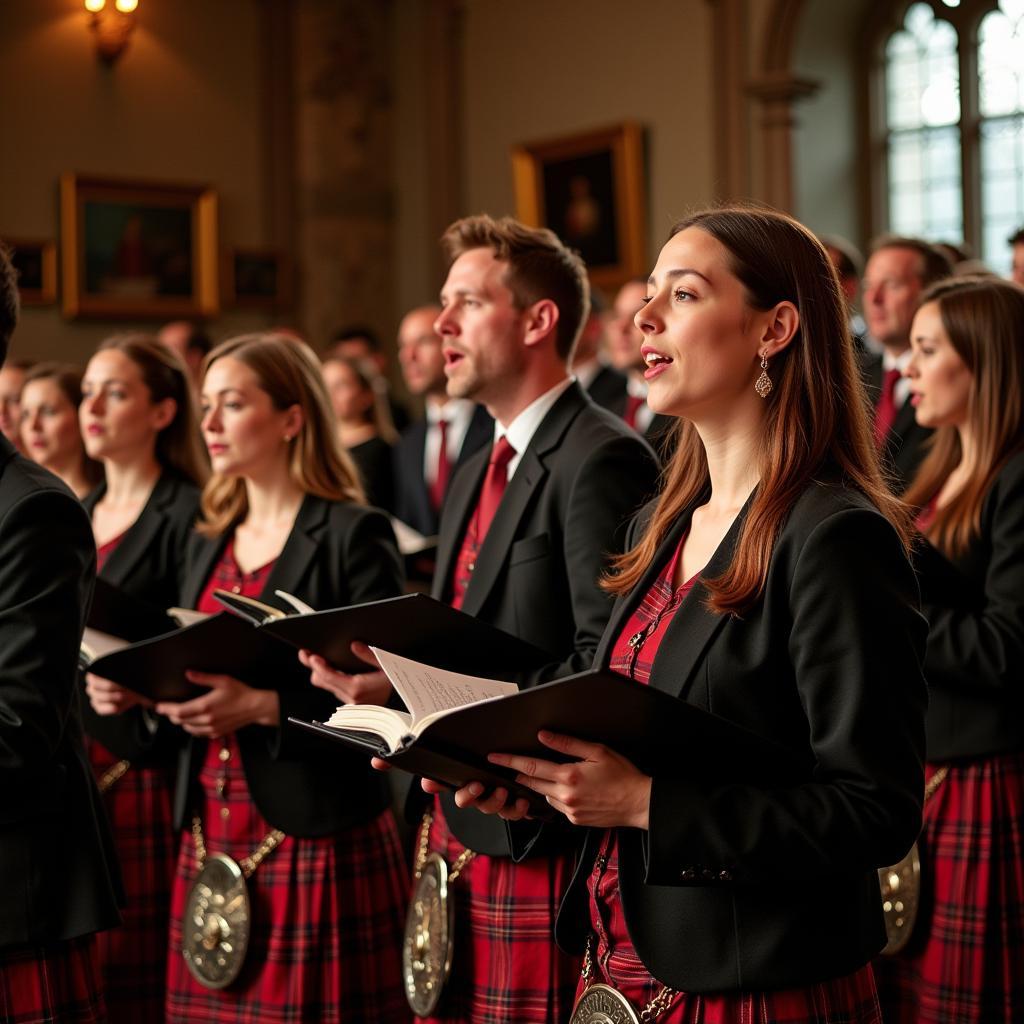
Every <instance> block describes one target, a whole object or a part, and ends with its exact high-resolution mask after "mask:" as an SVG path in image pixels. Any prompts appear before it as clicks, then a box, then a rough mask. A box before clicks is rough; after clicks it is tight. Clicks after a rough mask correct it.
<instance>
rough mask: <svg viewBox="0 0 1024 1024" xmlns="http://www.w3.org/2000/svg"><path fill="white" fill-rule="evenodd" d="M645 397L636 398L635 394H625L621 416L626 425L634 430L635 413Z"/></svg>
mask: <svg viewBox="0 0 1024 1024" xmlns="http://www.w3.org/2000/svg"><path fill="white" fill-rule="evenodd" d="M644 401H645V399H643V398H637V396H636V395H626V408H625V409H623V410H622V418H623V419H624V420H625V421H626V426H627V427H632V428H633V429H634V430H636V414H637V413H638V412H639V411H640V406H641V405H643V404H644Z"/></svg>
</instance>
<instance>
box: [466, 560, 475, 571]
mask: <svg viewBox="0 0 1024 1024" xmlns="http://www.w3.org/2000/svg"><path fill="white" fill-rule="evenodd" d="M475 568H476V562H470V563H469V565H467V566H466V572H472V571H473V570H474V569H475Z"/></svg>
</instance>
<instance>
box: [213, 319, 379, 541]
mask: <svg viewBox="0 0 1024 1024" xmlns="http://www.w3.org/2000/svg"><path fill="white" fill-rule="evenodd" d="M225 356H230V357H231V358H232V359H237V360H238V361H239V362H240V363H244V364H245V365H246V366H247V367H249V369H250V370H252V371H253V373H255V374H256V377H257V379H258V380H259V386H260V387H261V388H262V389H263V390H264V391H265V392H266V393H267V394H268V395H269V396H270V400H271V402H272V403H273V405H274V408H275V409H277V410H279V411H281V412H283V411H284V410H286V409H290V408H291V407H292V406H293V405H297V406H299V408H300V409H301V410H302V426H301V427H300V428H299V432H298V434H296V435H295V437H293V438H292V440H291V441H290V442H289V445H290V451H289V459H288V469H289V473H290V475H291V478H292V480H293V481H294V482H295V484H296V486H298V487H299V488H300V489H301V490H302V491H303V492H305V493H306V494H315V495H316V496H317V497H320V498H328V499H330V500H331V501H353V502H357V503H359V504H365V503H366V496H365V494H364V492H363V488H362V485H361V484H360V482H359V474H358V472H357V470H356V468H355V464H354V463H353V462H352V459H351V458H350V457H349V455H348V453H347V452H345V450H344V449H343V448H342V447H341V442H340V441H339V440H338V432H337V429H336V427H335V419H334V413H333V411H332V410H331V402H330V399H329V398H328V395H327V388H326V386H325V385H324V381H323V377H322V376H321V374H320V363H319V361H318V360H317V358H316V356H315V355H314V354H313V350H312V349H311V348H310V347H309V346H308V345H307V344H306V343H305V342H302V341H297V340H296V339H294V338H289V337H285V336H284V335H280V334H272V333H264V334H243V335H240V336H239V337H237V338H229V339H228V340H227V341H225V342H222V343H221V344H220V345H218V346H217V347H216V348H215V349H214V350H213V351H212V352H210V353H209V355H207V357H206V359H204V360H203V376H204V377H205V376H206V374H207V373H208V372H209V369H210V367H211V366H213V364H214V363H215V362H217V360H218V359H223V358H224V357H225ZM248 507H249V500H248V496H247V493H246V488H245V481H244V480H243V479H242V478H241V477H238V476H225V475H223V474H220V473H214V474H213V476H211V477H210V480H209V482H208V483H207V485H206V487H205V488H204V489H203V499H202V518H201V520H200V522H199V525H198V526H197V527H196V529H197V530H198V531H199V532H200V533H201V534H203V535H204V536H206V537H216V536H218V535H219V534H222V533H224V532H225V531H226V530H228V529H229V528H230V527H231V526H232V524H234V523H237V522H238V521H239V520H241V519H243V518H244V517H245V514H246V512H247V511H248Z"/></svg>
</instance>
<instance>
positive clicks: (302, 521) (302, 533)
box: [260, 494, 328, 611]
mask: <svg viewBox="0 0 1024 1024" xmlns="http://www.w3.org/2000/svg"><path fill="white" fill-rule="evenodd" d="M327 512H328V504H327V501H326V499H324V498H318V497H316V496H314V495H312V494H307V495H306V497H305V498H303V500H302V504H301V505H300V506H299V514H298V515H297V516H296V517H295V525H294V526H293V527H292V532H291V533H290V534H288V539H287V540H286V541H285V544H284V547H283V548H282V549H281V554H280V555H278V556H277V561H276V562H274V567H273V569H271V570H270V575H269V576H268V577H267V582H266V584H265V585H264V587H263V591H262V592H261V594H260V600H261V601H267V602H268V603H271V604H273V603H275V602H274V600H273V598H274V596H275V595H274V591H275V590H284V591H287V592H288V593H290V594H295V591H296V590H298V589H301V584H302V581H303V580H304V578H305V576H306V570H307V569H308V568H309V566H310V564H311V563H312V562H313V560H314V559H315V558H316V555H317V550H318V547H319V546H318V544H317V542H316V540H315V538H314V536H313V533H314V531H316V530H318V529H319V528H320V527H322V526H323V524H324V523H325V522H326V520H327ZM295 596H296V597H301V596H302V595H301V594H295ZM276 603H277V604H278V605H281V606H282V607H287V605H282V602H281V600H280V598H278V599H277V602H276ZM288 610H289V611H290V610H291V609H288ZM321 610H322V609H317V611H321Z"/></svg>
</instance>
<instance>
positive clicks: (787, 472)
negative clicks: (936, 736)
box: [458, 208, 925, 1024]
mask: <svg viewBox="0 0 1024 1024" xmlns="http://www.w3.org/2000/svg"><path fill="white" fill-rule="evenodd" d="M636 322H637V326H638V327H639V328H640V330H641V331H642V332H643V335H644V342H643V347H642V352H643V356H644V359H645V361H646V363H647V370H646V374H645V376H646V377H647V380H648V382H649V385H650V393H649V397H648V401H649V402H650V404H651V407H652V408H653V409H654V410H655V411H656V412H658V413H663V414H669V415H673V416H676V417H679V418H680V420H681V421H682V423H681V425H680V427H679V447H678V450H677V452H676V454H675V455H674V457H673V461H672V462H671V464H670V466H669V468H668V471H667V475H666V479H665V483H664V487H663V490H662V493H661V495H660V497H659V498H658V499H656V501H655V502H654V503H653V504H652V505H650V506H649V507H648V508H647V509H646V510H645V511H644V512H642V513H641V514H640V516H639V518H638V520H637V521H636V523H635V524H634V527H633V547H632V549H631V550H630V551H629V552H628V553H627V554H626V555H624V556H623V557H622V558H620V559H619V560H618V562H617V565H616V571H615V573H614V575H613V576H611V577H610V579H609V580H608V582H607V586H608V588H609V589H610V590H611V591H612V592H613V593H614V594H615V595H616V598H617V601H616V607H615V609H614V611H613V613H612V617H611V620H610V623H609V626H608V629H607V630H606V632H605V636H604V640H603V643H602V647H601V649H600V650H599V651H598V655H597V663H598V664H603V665H605V666H609V667H610V668H612V669H614V670H616V671H618V672H620V673H622V674H624V675H626V676H629V677H630V678H632V679H634V680H635V681H636V682H637V685H650V686H654V687H657V688H658V689H660V690H662V691H664V692H666V693H669V694H672V695H673V696H675V697H677V698H678V699H679V700H681V701H686V702H689V703H691V704H695V705H697V706H699V707H701V708H703V709H705V710H707V711H710V712H711V713H713V714H715V715H718V716H721V717H722V718H725V719H727V720H729V721H731V722H733V723H735V724H737V725H739V726H743V727H745V728H746V729H748V730H750V731H753V732H755V733H757V734H759V735H761V736H763V737H766V738H770V739H772V740H774V741H775V742H776V743H778V744H781V745H783V746H784V747H785V748H788V751H789V754H790V756H791V759H792V760H794V761H795V762H796V764H797V765H799V766H800V770H799V777H798V778H797V779H796V780H795V781H785V782H782V781H778V780H776V779H775V777H774V776H773V769H774V767H775V766H774V765H772V764H765V765H764V766H763V771H757V772H756V777H751V778H749V779H744V780H741V781H739V782H737V781H725V780H724V779H721V780H718V781H716V778H715V776H714V775H711V774H709V773H708V772H706V771H704V772H701V771H698V770H695V768H694V766H692V765H691V766H689V767H686V766H685V765H684V762H685V739H681V741H680V751H679V759H680V761H679V767H678V769H677V770H668V771H664V772H660V773H658V774H656V775H655V777H653V778H651V777H649V776H647V775H645V774H643V773H641V772H640V771H639V770H638V769H637V768H635V767H634V766H633V765H632V764H631V763H629V762H628V761H626V760H625V759H624V758H623V757H622V756H620V755H618V754H616V753H615V752H614V751H612V750H610V749H608V748H606V747H603V746H601V745H599V744H596V743H589V742H583V741H581V740H578V739H575V738H572V737H569V736H560V735H553V734H545V733H542V734H541V738H542V740H543V742H544V743H545V744H546V745H548V746H550V747H551V748H552V749H553V750H556V751H559V752H561V753H565V754H568V755H571V756H572V757H575V758H577V760H575V761H573V762H570V763H568V764H556V763H554V762H548V761H544V760H533V759H525V758H522V757H515V756H509V755H506V754H498V755H492V757H493V760H494V761H495V762H496V763H499V764H503V765H506V766H510V767H513V768H514V769H516V770H517V771H518V772H519V776H518V777H519V779H520V781H522V782H523V783H524V784H526V785H528V786H529V787H531V788H532V789H534V790H536V791H537V792H539V793H541V794H543V795H544V796H545V797H546V799H547V801H548V803H549V804H550V805H551V806H552V807H553V808H554V809H555V810H556V811H560V812H561V813H562V814H564V815H566V817H568V818H569V820H570V821H572V822H574V823H576V824H580V825H586V826H590V832H589V838H588V840H587V843H586V846H585V848H584V852H583V855H582V858H581V860H580V862H579V867H578V870H577V872H576V876H575V878H574V881H573V884H572V886H571V888H570V891H569V894H568V895H567V897H566V899H565V901H564V902H563V905H562V909H561V912H560V916H559V922H558V927H557V932H556V936H557V939H558V941H559V943H560V944H561V945H562V946H563V947H564V948H566V949H570V950H575V951H580V952H584V951H586V958H585V967H584V977H583V979H582V980H581V983H580V988H579V993H578V995H579V997H580V1004H579V1005H578V1007H577V1018H576V1019H579V1020H600V1019H605V1018H603V1017H601V1016H600V1015H597V1016H594V1015H593V1014H595V1013H597V1012H598V1011H599V1010H601V1006H602V1005H606V1004H602V1003H601V1000H602V999H605V998H606V997H608V996H609V995H611V997H612V998H613V1000H614V1001H617V1002H616V1005H617V1007H618V1009H616V1012H625V1011H624V1009H623V1008H624V1006H625V1004H626V1003H628V1004H629V1005H630V1006H631V1007H632V1010H631V1011H630V1012H632V1013H633V1014H635V1017H634V1018H633V1019H639V1018H640V1017H641V1016H642V1017H643V1019H645V1020H654V1019H657V1020H659V1021H663V1022H672V1024H677V1022H678V1024H682V1022H683V1021H687V1022H689V1021H693V1020H700V1021H706V1022H709V1021H715V1022H737V1024H738V1022H740V1021H759V1022H774V1021H779V1022H781V1021H786V1022H789V1024H795V1022H810V1021H815V1022H819V1024H820V1022H840V1021H842V1022H844V1024H849V1022H858V1024H865V1022H872V1024H878V1022H879V1020H880V1016H879V1010H878V1002H877V996H876V992H875V985H874V981H873V978H872V973H871V968H870V966H869V961H870V959H871V958H872V956H874V954H875V953H876V952H877V951H878V950H879V949H880V948H881V946H882V945H883V944H884V941H885V932H884V927H883V923H882V911H881V906H880V900H879V892H878V880H877V874H876V869H877V868H878V867H879V866H880V865H883V864H886V863H889V862H891V861H892V859H893V858H897V859H898V858H899V857H900V856H902V855H903V853H904V852H905V851H906V850H907V849H908V848H909V846H910V844H911V842H912V841H913V839H914V836H915V834H916V830H917V826H918V823H919V821H920V805H921V794H922V790H923V777H922V753H923V739H924V730H923V713H924V701H925V687H924V681H923V678H922V673H921V667H920V659H921V657H922V655H923V647H924V634H925V626H924V621H923V619H922V618H921V616H920V615H919V614H918V612H917V610H916V601H917V596H916V585H915V582H914V577H913V573H912V571H911V568H910V565H909V562H908V560H907V556H906V541H907V537H908V534H909V530H908V525H909V524H908V523H907V521H906V518H905V516H904V513H903V511H902V508H901V506H900V505H899V504H898V503H897V502H895V501H894V500H893V498H892V497H891V496H890V495H889V494H888V492H887V491H886V490H885V487H884V486H883V484H882V481H881V477H880V473H879V468H878V464H877V460H876V457H875V454H874V449H873V446H872V441H871V436H870V430H869V427H868V424H867V420H866V416H865V411H864V399H863V394H862V390H861V386H860V384H859V379H858V375H857V371H856V368H855V366H854V361H853V356H852V349H851V348H850V345H849V341H848V338H847V332H846V326H845V322H844V309H843V304H842V300H841V298H840V294H839V290H838V286H837V282H836V279H835V274H834V272H833V270H832V268H831V265H830V264H829V260H828V257H827V255H826V254H825V251H824V250H823V249H822V247H821V246H820V245H819V244H818V242H817V241H816V240H815V239H814V238H813V237H812V236H811V235H810V233H809V232H807V231H806V230H805V229H804V228H803V227H801V226H800V225H799V224H797V223H796V222H795V221H793V220H791V219H790V218H788V217H786V216H784V215H782V214H778V213H774V212H770V211H767V210H755V209H747V208H725V209H719V210H713V211H708V212H704V213H700V214H697V215H695V216H692V217H690V218H689V219H687V220H685V221H683V222H682V223H680V224H679V225H677V226H676V228H675V229H674V231H673V233H672V235H671V237H670V239H669V241H668V242H667V243H666V244H665V246H664V248H663V249H662V251H661V254H660V256H659V259H658V262H657V266H656V267H655V269H654V273H653V274H652V275H651V278H650V281H649V283H648V293H647V301H646V304H645V305H644V307H643V308H642V309H641V310H640V312H638V313H637V316H636ZM504 797H505V794H504V793H502V792H496V793H494V794H492V795H490V796H488V797H486V798H485V797H483V796H482V795H481V792H480V791H479V790H478V789H477V787H476V786H471V787H467V788H466V789H464V790H462V791H460V793H459V794H458V799H459V801H460V802H461V803H473V802H475V803H477V804H480V803H482V804H483V808H484V809H485V810H498V809H499V807H500V808H501V813H503V814H504V815H505V816H506V817H513V818H515V817H519V816H521V815H522V814H523V813H524V811H525V802H523V801H520V802H517V803H516V804H515V805H513V806H509V807H501V804H502V803H503V801H504ZM598 982H600V983H603V984H604V985H606V986H609V988H608V989H603V990H602V989H597V990H595V991H592V992H589V993H588V989H590V988H591V987H592V986H594V985H595V983H598ZM609 990H610V991H609ZM601 1012H607V1011H605V1010H601ZM615 1019H619V1018H615ZM621 1019H624V1020H625V1019H630V1018H628V1016H623V1017H621Z"/></svg>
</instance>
